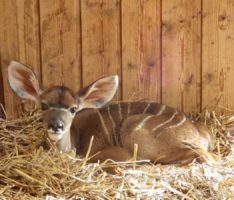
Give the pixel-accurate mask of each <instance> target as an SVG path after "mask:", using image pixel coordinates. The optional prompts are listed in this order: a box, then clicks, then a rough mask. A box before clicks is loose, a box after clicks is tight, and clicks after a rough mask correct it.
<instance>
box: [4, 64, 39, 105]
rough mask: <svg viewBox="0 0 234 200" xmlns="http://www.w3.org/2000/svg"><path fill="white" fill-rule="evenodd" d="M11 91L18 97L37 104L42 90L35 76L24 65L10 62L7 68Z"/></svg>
mask: <svg viewBox="0 0 234 200" xmlns="http://www.w3.org/2000/svg"><path fill="white" fill-rule="evenodd" d="M8 80H9V83H10V86H11V89H12V90H13V91H14V92H15V93H16V94H17V95H18V96H20V97H22V98H25V99H31V100H33V101H36V102H38V100H39V95H40V94H41V92H42V90H41V88H40V84H39V82H38V79H37V77H36V75H35V74H34V73H33V72H32V70H31V69H29V68H28V67H26V66H25V65H23V64H21V63H19V62H16V61H11V63H10V65H9V66H8Z"/></svg>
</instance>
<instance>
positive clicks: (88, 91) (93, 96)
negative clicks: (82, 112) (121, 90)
mask: <svg viewBox="0 0 234 200" xmlns="http://www.w3.org/2000/svg"><path fill="white" fill-rule="evenodd" d="M118 83H119V81H118V76H108V77H105V78H101V79H99V80H97V81H95V82H94V83H92V84H91V85H89V86H88V87H86V88H84V89H82V90H80V91H79V92H78V96H79V98H80V109H84V108H101V107H103V106H104V105H105V104H107V103H108V102H109V101H111V99H112V98H113V97H114V95H115V93H116V91H117V88H118Z"/></svg>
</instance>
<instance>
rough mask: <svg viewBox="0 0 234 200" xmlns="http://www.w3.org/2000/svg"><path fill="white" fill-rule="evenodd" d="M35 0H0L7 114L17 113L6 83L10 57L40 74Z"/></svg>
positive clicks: (15, 98) (17, 110)
mask: <svg viewBox="0 0 234 200" xmlns="http://www.w3.org/2000/svg"><path fill="white" fill-rule="evenodd" d="M38 16H39V15H38V1H37V0H2V1H0V27H1V29H0V44H1V45H0V54H1V70H2V74H3V84H4V95H5V107H6V112H7V115H8V117H9V118H11V117H16V116H18V115H19V112H20V109H19V104H20V102H21V101H20V100H19V98H17V97H16V95H14V94H13V92H12V91H11V89H10V88H9V85H8V80H7V66H8V65H9V63H10V61H11V60H17V61H19V62H22V63H24V64H26V65H28V66H31V68H32V69H33V70H34V71H35V73H36V74H37V75H39V76H40V53H39V52H40V45H39V35H38V27H39V25H38V23H39V17H38Z"/></svg>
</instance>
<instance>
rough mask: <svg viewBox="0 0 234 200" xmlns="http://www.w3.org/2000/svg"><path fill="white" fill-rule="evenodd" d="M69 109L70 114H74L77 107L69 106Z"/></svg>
mask: <svg viewBox="0 0 234 200" xmlns="http://www.w3.org/2000/svg"><path fill="white" fill-rule="evenodd" d="M69 110H70V112H71V114H75V113H76V112H77V110H78V107H76V106H74V107H71V108H69Z"/></svg>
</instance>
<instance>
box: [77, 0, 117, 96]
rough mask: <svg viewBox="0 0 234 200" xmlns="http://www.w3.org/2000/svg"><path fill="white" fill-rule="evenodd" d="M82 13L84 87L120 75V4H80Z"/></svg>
mask: <svg viewBox="0 0 234 200" xmlns="http://www.w3.org/2000/svg"><path fill="white" fill-rule="evenodd" d="M81 13H82V16H81V17H82V64H83V84H84V85H88V84H90V83H91V82H93V81H95V80H96V79H99V78H100V77H102V76H106V75H114V74H117V75H120V74H121V66H120V65H121V60H120V0H112V1H110V0H101V1H100V0H82V1H81ZM120 96H121V95H120V89H119V91H118V94H117V99H120Z"/></svg>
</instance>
